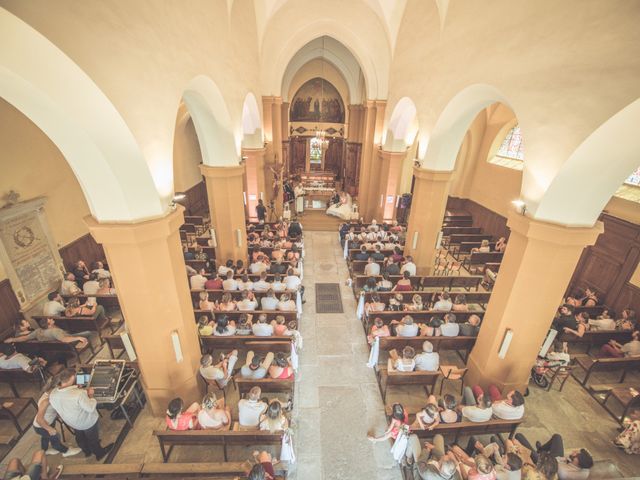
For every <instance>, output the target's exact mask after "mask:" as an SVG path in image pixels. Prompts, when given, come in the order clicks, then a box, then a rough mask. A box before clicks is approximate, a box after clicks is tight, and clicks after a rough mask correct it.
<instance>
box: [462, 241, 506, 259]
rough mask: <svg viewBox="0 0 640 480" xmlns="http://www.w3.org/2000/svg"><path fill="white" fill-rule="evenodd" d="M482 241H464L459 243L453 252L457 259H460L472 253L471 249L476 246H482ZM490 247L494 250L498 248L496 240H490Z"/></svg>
mask: <svg viewBox="0 0 640 480" xmlns="http://www.w3.org/2000/svg"><path fill="white" fill-rule="evenodd" d="M481 246H482V242H462V243H460V245H458V246H457V247H456V248H455V249H454V251H452V252H451V254H452V255H453V257H454V258H455V259H456V260H460V259H461V258H462V257H463V256H467V255H470V254H471V250H473V249H474V248H480V247H481ZM489 248H491V250H492V251H493V249H495V248H496V242H489Z"/></svg>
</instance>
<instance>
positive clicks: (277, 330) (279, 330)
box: [271, 315, 287, 335]
mask: <svg viewBox="0 0 640 480" xmlns="http://www.w3.org/2000/svg"><path fill="white" fill-rule="evenodd" d="M284 322H285V318H284V316H283V315H277V316H276V319H275V320H274V321H272V322H271V325H273V334H274V335H284V334H285V333H286V332H287V326H286V325H285V323H284Z"/></svg>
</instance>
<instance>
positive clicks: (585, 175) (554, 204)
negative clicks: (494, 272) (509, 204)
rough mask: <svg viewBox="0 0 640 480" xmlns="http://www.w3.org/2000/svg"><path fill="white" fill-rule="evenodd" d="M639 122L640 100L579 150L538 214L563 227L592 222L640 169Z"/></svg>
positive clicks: (602, 126)
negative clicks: (636, 170)
mask: <svg viewBox="0 0 640 480" xmlns="http://www.w3.org/2000/svg"><path fill="white" fill-rule="evenodd" d="M638 125H640V98H639V99H637V100H635V101H634V102H632V103H630V104H629V105H627V106H626V107H624V108H623V109H622V110H620V111H619V112H617V113H616V114H615V115H613V116H612V117H610V118H609V119H608V120H606V121H605V122H604V123H603V124H602V125H600V126H599V127H598V128H597V129H596V130H595V131H594V132H593V133H592V134H591V135H589V136H588V137H587V138H586V139H585V140H584V141H583V142H582V143H581V144H580V145H579V146H578V147H577V148H576V149H575V150H574V152H573V153H572V154H571V156H570V157H569V158H568V160H567V161H566V162H564V164H563V165H562V168H561V169H560V171H559V172H558V173H557V174H556V175H555V176H554V178H553V180H552V181H551V183H550V185H549V187H548V188H547V189H546V192H545V194H544V196H543V197H542V199H541V201H540V202H539V204H538V206H537V208H535V211H533V212H532V214H533V215H534V217H535V218H537V219H539V220H545V221H548V222H554V223H561V224H563V225H571V226H592V225H593V224H594V223H595V222H596V220H597V219H598V216H599V215H600V213H601V212H602V209H603V208H604V207H605V205H606V204H607V202H608V201H609V199H610V198H611V196H612V195H613V194H614V193H615V191H616V190H617V189H618V187H620V185H621V184H622V183H623V182H624V181H625V179H626V178H627V177H628V176H629V174H630V173H631V172H633V171H634V170H635V169H636V168H637V167H638V163H639V161H640V160H639V159H640V136H639V135H638ZM526 168H527V167H526V165H525V172H526ZM532 174H535V172H533V173H532ZM525 201H526V199H525Z"/></svg>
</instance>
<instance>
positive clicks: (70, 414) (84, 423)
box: [49, 368, 113, 461]
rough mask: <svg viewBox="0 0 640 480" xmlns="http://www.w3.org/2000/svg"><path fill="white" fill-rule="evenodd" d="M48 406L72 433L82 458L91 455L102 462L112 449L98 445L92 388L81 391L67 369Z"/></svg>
mask: <svg viewBox="0 0 640 480" xmlns="http://www.w3.org/2000/svg"><path fill="white" fill-rule="evenodd" d="M49 402H50V403H51V406H52V407H53V408H54V409H55V411H56V412H58V415H60V418H61V419H62V420H63V421H64V423H66V424H67V425H69V426H70V427H71V428H73V429H74V430H75V436H76V442H77V443H78V446H79V447H80V448H81V449H82V451H83V452H84V454H85V456H86V457H88V456H89V455H91V454H93V455H95V456H96V460H98V461H100V460H102V459H103V458H104V457H105V456H106V455H107V454H108V453H109V452H110V451H111V449H112V448H113V443H110V444H109V445H107V446H106V447H103V446H102V445H101V444H100V433H99V431H98V420H99V418H100V416H99V415H98V411H97V410H96V406H97V404H98V402H97V401H96V399H95V398H93V389H92V388H88V389H86V390H85V389H81V388H79V387H78V386H77V385H76V372H75V370H74V369H73V368H67V369H66V370H63V371H62V373H60V377H59V383H58V387H57V388H55V389H54V390H53V391H52V392H51V394H50V395H49Z"/></svg>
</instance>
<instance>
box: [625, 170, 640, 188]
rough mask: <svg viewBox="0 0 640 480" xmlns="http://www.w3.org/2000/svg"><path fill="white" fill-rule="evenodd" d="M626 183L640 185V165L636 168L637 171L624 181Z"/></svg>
mask: <svg viewBox="0 0 640 480" xmlns="http://www.w3.org/2000/svg"><path fill="white" fill-rule="evenodd" d="M624 183H626V184H627V185H635V186H636V187H640V167H638V168H636V169H635V171H634V172H633V173H632V174H631V175H629V177H628V178H627V179H626V180H625V181H624Z"/></svg>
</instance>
